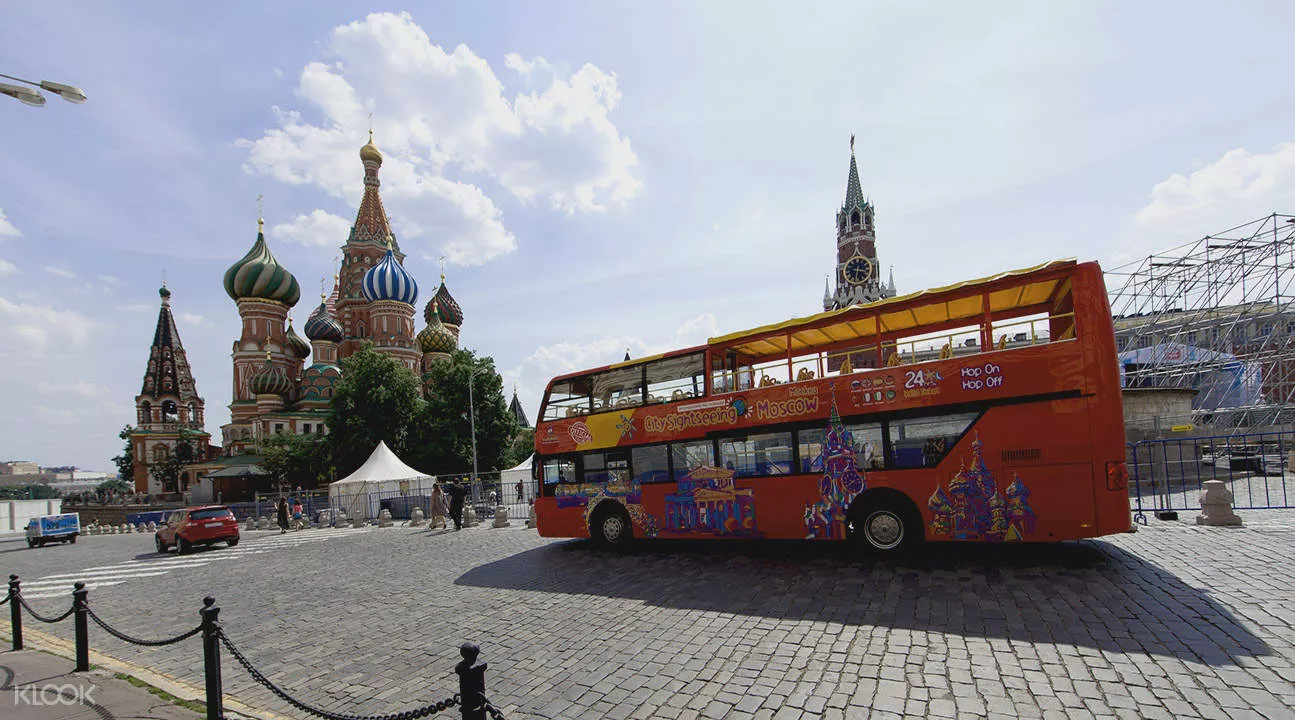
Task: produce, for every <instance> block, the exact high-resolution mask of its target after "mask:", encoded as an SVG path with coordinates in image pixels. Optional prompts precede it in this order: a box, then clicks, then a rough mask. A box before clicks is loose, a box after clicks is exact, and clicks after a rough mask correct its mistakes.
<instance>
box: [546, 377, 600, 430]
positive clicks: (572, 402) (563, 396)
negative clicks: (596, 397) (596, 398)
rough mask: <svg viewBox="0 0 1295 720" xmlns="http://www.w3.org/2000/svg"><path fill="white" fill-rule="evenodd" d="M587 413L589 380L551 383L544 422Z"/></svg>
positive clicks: (574, 379)
mask: <svg viewBox="0 0 1295 720" xmlns="http://www.w3.org/2000/svg"><path fill="white" fill-rule="evenodd" d="M588 412H589V378H588V377H578V378H571V379H569V380H563V381H561V382H555V383H553V387H552V388H551V389H550V390H549V398H548V404H547V406H546V407H545V410H544V419H545V420H559V419H561V418H567V417H573V416H575V415H584V414H586V413H588Z"/></svg>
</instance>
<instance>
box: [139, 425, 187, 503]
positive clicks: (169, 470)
mask: <svg viewBox="0 0 1295 720" xmlns="http://www.w3.org/2000/svg"><path fill="white" fill-rule="evenodd" d="M196 435H197V433H194V432H192V431H190V430H184V429H181V430H180V436H179V437H178V438H177V439H176V441H175V446H174V447H172V448H171V451H170V452H169V453H167V455H166V458H165V459H164V460H163V461H162V462H160V463H153V464H151V465H149V468H148V471H149V474H150V475H152V476H153V479H154V480H156V481H157V483H158V485H161V486H162V492H164V493H173V492H179V491H180V487H179V483H180V473H182V472H184V467H185V466H186V465H188V464H189V463H192V462H193V461H195V460H197V459H199V451H198V450H197V448H196V447H195V443H196V442H197V437H196Z"/></svg>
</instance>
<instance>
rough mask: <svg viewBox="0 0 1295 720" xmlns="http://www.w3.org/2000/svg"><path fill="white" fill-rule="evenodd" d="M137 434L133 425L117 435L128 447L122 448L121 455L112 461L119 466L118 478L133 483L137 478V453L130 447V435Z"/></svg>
mask: <svg viewBox="0 0 1295 720" xmlns="http://www.w3.org/2000/svg"><path fill="white" fill-rule="evenodd" d="M133 432H135V428H134V426H132V425H127V426H126V427H124V428H122V429H121V432H119V433H117V437H119V438H121V439H122V440H125V441H126V447H124V448H122V451H121V454H120V455H118V456H116V457H114V458H113V459H112V461H113V463H115V464H116V465H117V477H119V478H121V479H122V480H125V481H127V482H131V481H132V479H133V478H134V477H135V451H134V449H133V448H132V447H131V446H130V434H131V433H133Z"/></svg>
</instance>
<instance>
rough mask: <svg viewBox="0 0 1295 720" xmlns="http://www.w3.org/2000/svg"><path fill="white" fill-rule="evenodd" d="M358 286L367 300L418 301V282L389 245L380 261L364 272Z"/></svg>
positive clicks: (410, 302)
mask: <svg viewBox="0 0 1295 720" xmlns="http://www.w3.org/2000/svg"><path fill="white" fill-rule="evenodd" d="M360 287H361V289H362V290H363V291H364V299H365V300H368V301H369V302H377V301H379V300H394V301H396V302H402V303H408V304H410V305H413V304H414V303H415V302H417V301H418V283H416V282H414V278H413V276H412V275H410V274H409V273H407V272H405V268H404V267H403V266H402V265H401V264H400V263H399V262H398V261H397V260H396V255H395V253H394V252H392V250H391V248H390V247H388V248H387V254H386V256H385V257H383V258H382V261H381V262H379V263H378V264H377V265H374V266H373V267H371V268H369V271H368V272H366V273H364V282H362V283H361V284H360Z"/></svg>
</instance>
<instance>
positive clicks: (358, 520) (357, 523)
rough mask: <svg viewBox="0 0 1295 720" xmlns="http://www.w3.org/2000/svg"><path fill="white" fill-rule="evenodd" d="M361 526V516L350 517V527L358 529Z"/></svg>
mask: <svg viewBox="0 0 1295 720" xmlns="http://www.w3.org/2000/svg"><path fill="white" fill-rule="evenodd" d="M362 527H364V518H361V517H359V516H356V517H354V518H351V528H352V529H354V530H359V529H360V528H362Z"/></svg>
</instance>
